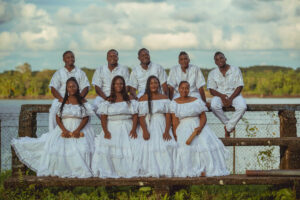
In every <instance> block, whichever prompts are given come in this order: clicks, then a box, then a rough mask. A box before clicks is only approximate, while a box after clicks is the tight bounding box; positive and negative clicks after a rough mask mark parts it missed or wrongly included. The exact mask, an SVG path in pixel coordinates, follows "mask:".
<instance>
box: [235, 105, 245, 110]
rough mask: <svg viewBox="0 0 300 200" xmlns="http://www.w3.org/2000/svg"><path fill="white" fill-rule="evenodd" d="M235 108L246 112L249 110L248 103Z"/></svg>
mask: <svg viewBox="0 0 300 200" xmlns="http://www.w3.org/2000/svg"><path fill="white" fill-rule="evenodd" d="M235 110H238V111H241V112H245V111H246V110H247V104H238V105H236V106H235Z"/></svg>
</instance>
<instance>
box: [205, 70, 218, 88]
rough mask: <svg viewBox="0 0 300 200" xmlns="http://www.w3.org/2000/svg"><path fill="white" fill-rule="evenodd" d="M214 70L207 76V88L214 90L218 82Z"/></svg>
mask: <svg viewBox="0 0 300 200" xmlns="http://www.w3.org/2000/svg"><path fill="white" fill-rule="evenodd" d="M213 72H214V71H211V72H209V74H208V78H207V89H213V90H217V83H216V81H215V80H214V77H213V76H214V75H213Z"/></svg>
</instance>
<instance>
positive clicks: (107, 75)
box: [92, 65, 129, 96]
mask: <svg viewBox="0 0 300 200" xmlns="http://www.w3.org/2000/svg"><path fill="white" fill-rule="evenodd" d="M115 76H122V77H123V78H124V80H125V83H126V85H127V84H128V82H129V70H128V67H125V66H122V65H118V66H117V67H115V68H114V69H113V70H112V71H110V70H109V68H108V65H104V66H101V67H99V68H98V69H96V71H95V73H94V76H93V80H92V84H93V85H94V86H98V87H99V88H101V90H102V91H103V92H104V94H105V95H106V96H109V95H110V89H111V81H112V79H113V78H114V77H115Z"/></svg>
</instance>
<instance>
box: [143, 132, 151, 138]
mask: <svg viewBox="0 0 300 200" xmlns="http://www.w3.org/2000/svg"><path fill="white" fill-rule="evenodd" d="M143 138H144V140H149V139H150V133H149V132H148V131H143Z"/></svg>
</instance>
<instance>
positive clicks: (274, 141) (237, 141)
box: [220, 137, 300, 146]
mask: <svg viewBox="0 0 300 200" xmlns="http://www.w3.org/2000/svg"><path fill="white" fill-rule="evenodd" d="M220 140H222V142H223V144H224V145H225V146H289V145H298V146H300V138H299V137H285V138H220Z"/></svg>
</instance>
